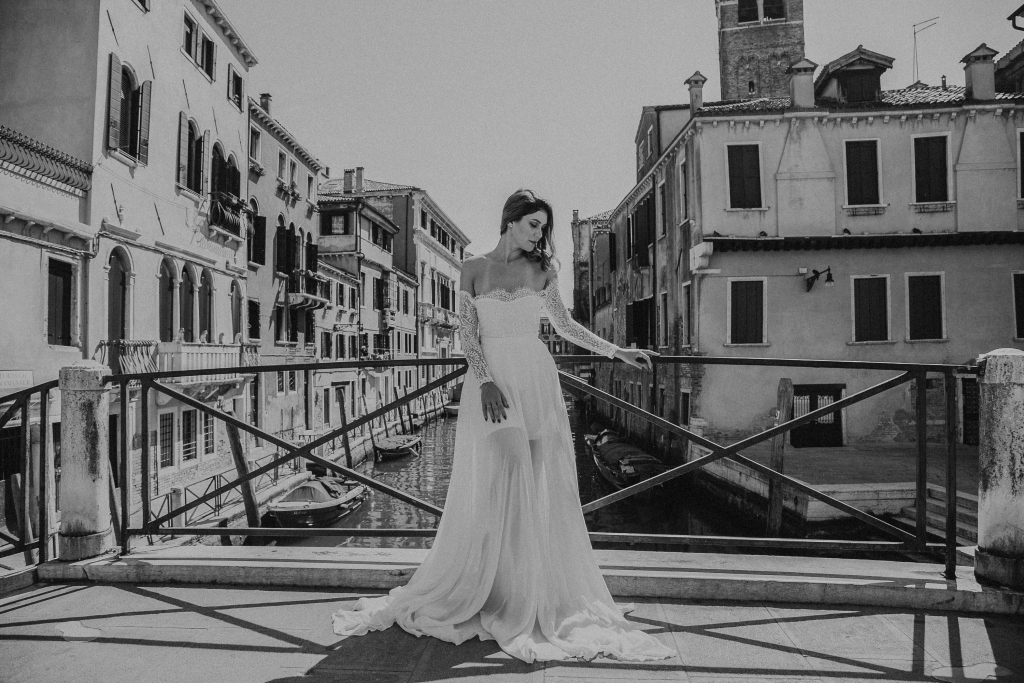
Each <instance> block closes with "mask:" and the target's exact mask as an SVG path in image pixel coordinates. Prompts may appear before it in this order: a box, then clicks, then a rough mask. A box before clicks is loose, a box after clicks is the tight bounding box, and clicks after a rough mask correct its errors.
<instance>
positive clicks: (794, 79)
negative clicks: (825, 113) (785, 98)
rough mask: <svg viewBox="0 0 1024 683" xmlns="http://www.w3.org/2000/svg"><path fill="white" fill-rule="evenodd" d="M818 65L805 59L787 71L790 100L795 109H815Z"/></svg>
mask: <svg viewBox="0 0 1024 683" xmlns="http://www.w3.org/2000/svg"><path fill="white" fill-rule="evenodd" d="M817 68H818V65H817V64H815V63H814V62H812V61H811V60H809V59H807V58H804V59H801V60H800V61H799V62H797V63H796V64H793V65H791V66H790V67H789V69H787V72H788V73H789V98H790V101H791V102H792V103H793V108H794V109H813V108H814V70H815V69H817Z"/></svg>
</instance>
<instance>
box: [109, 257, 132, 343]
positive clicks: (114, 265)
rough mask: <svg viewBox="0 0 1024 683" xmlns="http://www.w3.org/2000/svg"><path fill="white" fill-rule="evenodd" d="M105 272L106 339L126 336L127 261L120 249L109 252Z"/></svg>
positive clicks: (124, 337)
mask: <svg viewBox="0 0 1024 683" xmlns="http://www.w3.org/2000/svg"><path fill="white" fill-rule="evenodd" d="M108 265H109V266H110V269H109V270H108V274H107V287H108V289H107V339H109V340H111V341H113V340H115V339H127V338H128V278H129V274H128V272H129V271H128V263H127V261H126V259H125V257H124V256H123V255H122V253H121V250H120V249H115V250H113V251H112V252H111V253H110V261H109V263H108Z"/></svg>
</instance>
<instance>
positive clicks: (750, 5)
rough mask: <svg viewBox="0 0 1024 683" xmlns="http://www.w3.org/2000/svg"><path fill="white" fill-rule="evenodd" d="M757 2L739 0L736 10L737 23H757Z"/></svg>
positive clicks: (754, 0) (753, 0)
mask: <svg viewBox="0 0 1024 683" xmlns="http://www.w3.org/2000/svg"><path fill="white" fill-rule="evenodd" d="M758 18H759V17H758V16H757V0H739V6H738V7H737V8H736V21H738V22H739V23H741V24H742V23H745V22H748V21H757V20H758Z"/></svg>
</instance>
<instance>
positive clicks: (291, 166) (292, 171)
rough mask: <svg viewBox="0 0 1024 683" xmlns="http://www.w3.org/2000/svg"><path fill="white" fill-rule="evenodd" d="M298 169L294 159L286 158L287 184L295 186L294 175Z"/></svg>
mask: <svg viewBox="0 0 1024 683" xmlns="http://www.w3.org/2000/svg"><path fill="white" fill-rule="evenodd" d="M298 171H299V165H298V164H297V163H296V162H295V159H289V160H288V184H289V185H291V186H292V187H295V184H296V180H295V179H296V177H297V173H298Z"/></svg>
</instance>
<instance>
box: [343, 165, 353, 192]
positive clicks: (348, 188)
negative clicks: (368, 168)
mask: <svg viewBox="0 0 1024 683" xmlns="http://www.w3.org/2000/svg"><path fill="white" fill-rule="evenodd" d="M352 173H354V171H353V170H352V169H351V168H346V169H345V181H344V184H343V185H342V190H343V191H344V193H345V194H352Z"/></svg>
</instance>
